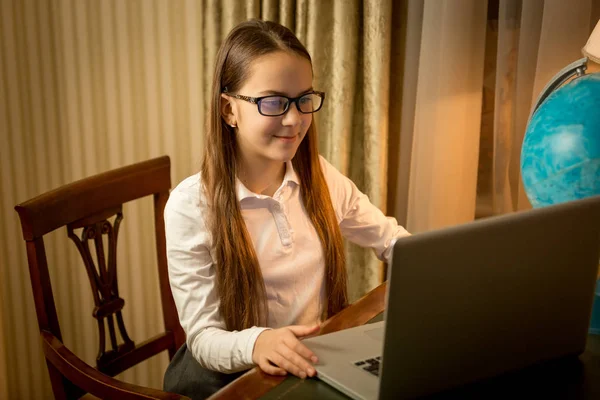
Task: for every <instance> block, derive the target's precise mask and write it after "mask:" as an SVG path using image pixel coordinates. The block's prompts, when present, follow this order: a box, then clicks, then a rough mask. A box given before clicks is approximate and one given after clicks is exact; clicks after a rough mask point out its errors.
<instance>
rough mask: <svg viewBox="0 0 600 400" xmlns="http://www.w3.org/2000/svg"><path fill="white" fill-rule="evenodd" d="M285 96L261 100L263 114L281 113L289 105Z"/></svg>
mask: <svg viewBox="0 0 600 400" xmlns="http://www.w3.org/2000/svg"><path fill="white" fill-rule="evenodd" d="M287 101H288V100H287V99H286V98H285V97H269V98H266V99H262V100H261V102H260V111H261V112H262V113H263V114H267V115H271V114H281V113H282V112H283V110H284V109H285V106H286V105H287Z"/></svg>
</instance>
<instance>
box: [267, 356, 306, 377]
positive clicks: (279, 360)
mask: <svg viewBox="0 0 600 400" xmlns="http://www.w3.org/2000/svg"><path fill="white" fill-rule="evenodd" d="M270 359H271V362H273V363H274V364H276V365H278V366H279V367H280V368H283V369H285V370H286V371H287V372H289V373H291V374H293V375H296V376H297V377H298V378H300V379H304V378H306V375H307V374H306V370H304V369H302V368H300V367H299V366H298V365H296V364H295V363H293V362H292V361H291V360H289V359H288V358H287V357H284V356H282V355H281V353H278V352H275V353H274V354H273V355H271V357H270Z"/></svg>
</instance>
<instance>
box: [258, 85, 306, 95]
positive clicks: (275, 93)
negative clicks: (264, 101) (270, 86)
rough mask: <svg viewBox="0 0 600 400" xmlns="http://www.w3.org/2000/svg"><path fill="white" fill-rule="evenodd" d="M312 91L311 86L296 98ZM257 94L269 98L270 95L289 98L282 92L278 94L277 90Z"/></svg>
mask: <svg viewBox="0 0 600 400" xmlns="http://www.w3.org/2000/svg"><path fill="white" fill-rule="evenodd" d="M312 90H313V87H312V86H311V87H309V88H308V89H306V90H303V91H301V92H300V93H299V94H298V96H301V95H303V94H304V93H307V92H310V91H312ZM258 94H259V95H260V96H271V95H273V96H285V97H290V96H288V95H287V94H286V93H283V92H278V91H277V90H263V91H262V92H259V93H258Z"/></svg>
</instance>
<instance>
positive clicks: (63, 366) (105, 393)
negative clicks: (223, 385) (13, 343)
mask: <svg viewBox="0 0 600 400" xmlns="http://www.w3.org/2000/svg"><path fill="white" fill-rule="evenodd" d="M41 339H42V348H43V350H44V354H45V355H46V359H47V360H48V362H50V363H51V364H52V365H53V366H54V367H55V368H56V369H57V370H58V371H59V372H60V373H61V375H63V376H64V377H65V378H66V379H67V380H69V381H70V382H72V383H73V384H74V385H75V386H77V387H79V388H81V389H83V390H85V391H86V392H88V393H91V394H93V395H94V396H97V397H100V398H103V399H161V400H175V399H187V400H189V398H188V397H185V396H181V395H178V394H175V393H168V392H164V391H162V390H157V389H152V388H148V387H143V386H138V385H134V384H131V383H125V382H122V381H119V380H117V379H114V378H112V377H110V376H108V375H104V374H103V373H101V372H100V371H98V370H97V369H95V368H93V367H92V366H90V365H88V364H86V363H85V362H84V361H82V360H81V359H80V358H79V357H77V356H76V355H75V354H73V353H72V352H71V351H70V350H69V349H68V348H67V347H65V345H64V344H63V343H62V342H61V341H60V340H58V338H57V337H56V336H54V335H53V334H52V333H50V332H48V331H42V332H41Z"/></svg>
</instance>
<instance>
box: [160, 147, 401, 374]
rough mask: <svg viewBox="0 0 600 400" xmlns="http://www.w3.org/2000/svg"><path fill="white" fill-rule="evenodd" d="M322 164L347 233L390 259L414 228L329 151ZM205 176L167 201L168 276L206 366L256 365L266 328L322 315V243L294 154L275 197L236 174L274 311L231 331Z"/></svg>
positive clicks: (311, 320)
mask: <svg viewBox="0 0 600 400" xmlns="http://www.w3.org/2000/svg"><path fill="white" fill-rule="evenodd" d="M321 167H322V168H323V173H324V175H325V179H326V181H327V184H328V186H329V191H330V194H331V200H332V203H333V207H334V210H335V213H336V216H337V220H338V222H339V224H340V229H341V232H342V235H343V236H344V237H345V238H346V239H348V240H350V241H352V242H354V243H356V244H358V245H360V246H362V247H370V248H372V249H373V250H374V251H375V254H376V255H377V257H378V258H379V259H381V260H386V261H387V260H388V259H389V255H390V253H391V247H390V243H391V241H392V239H394V238H396V237H401V236H407V235H409V233H408V232H407V231H406V230H405V229H404V228H403V227H401V226H399V225H398V223H397V222H396V220H395V219H394V218H391V217H386V216H385V215H384V214H383V213H382V212H381V211H380V210H379V209H378V208H377V207H375V206H374V205H373V204H371V202H370V201H369V199H368V197H367V196H366V195H364V194H363V193H361V192H360V191H359V190H358V189H357V188H356V186H355V185H354V183H353V182H352V181H351V180H350V179H348V178H347V177H345V176H344V175H342V174H341V173H340V172H339V171H338V170H336V169H335V168H334V167H333V166H332V165H331V164H329V163H328V162H327V161H326V160H325V159H324V158H322V157H321ZM200 180H201V177H200V174H195V175H192V176H190V177H189V178H187V179H185V180H183V181H182V182H181V183H180V184H179V185H178V186H177V187H176V188H174V189H173V191H172V192H171V194H170V197H169V200H168V202H167V205H166V207H165V212H164V216H165V225H166V239H167V240H166V241H167V258H168V264H169V280H170V283H171V290H172V291H173V297H174V299H175V304H176V306H177V311H178V313H179V320H180V322H181V325H182V327H183V329H184V331H185V333H186V335H187V345H188V348H189V349H190V350H191V352H192V354H193V355H194V358H196V360H198V362H199V363H200V364H201V365H202V366H203V367H205V368H209V369H213V370H216V371H221V372H225V373H231V372H236V371H240V370H243V369H248V368H250V367H252V366H253V362H252V351H253V349H254V343H255V341H256V338H257V336H258V335H259V334H260V333H261V332H262V331H263V330H265V329H268V328H279V327H283V326H288V325H297V324H305V325H311V324H315V323H318V322H320V317H321V311H322V308H323V299H324V296H325V291H324V289H325V282H324V279H323V278H324V260H323V251H322V248H321V242H320V241H319V237H318V235H317V233H316V231H315V229H314V227H313V225H312V223H311V222H310V219H309V218H308V215H307V214H306V212H305V210H304V206H303V204H302V201H301V198H300V186H299V181H298V177H297V175H296V173H295V171H294V169H293V167H292V163H291V162H288V163H287V164H286V173H285V176H284V179H283V182H282V184H281V186H280V187H279V189H277V191H276V192H275V194H274V195H273V197H270V196H265V195H260V194H256V193H253V192H251V191H250V190H248V189H247V188H246V187H245V186H244V185H243V184H242V183H241V182H240V181H239V180H237V182H236V191H237V197H238V200H239V202H240V207H241V211H242V217H243V218H244V222H245V223H246V227H247V229H248V231H249V233H250V237H251V238H252V242H253V245H254V248H255V251H256V255H257V257H258V262H259V265H260V268H261V271H262V275H263V279H264V282H265V288H266V295H267V305H268V317H267V327H252V328H249V329H244V330H242V331H233V332H230V331H227V330H226V326H225V321H224V320H223V318H222V317H221V315H220V313H219V297H218V294H217V289H216V286H215V285H216V276H215V274H216V270H215V265H214V261H213V260H214V257H213V254H214V253H213V250H214V249H213V245H212V242H211V235H210V233H209V231H208V229H207V227H206V224H205V219H204V218H205V216H206V214H207V212H208V205H207V203H206V198H205V197H204V195H203V194H202V193H201V182H200Z"/></svg>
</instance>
